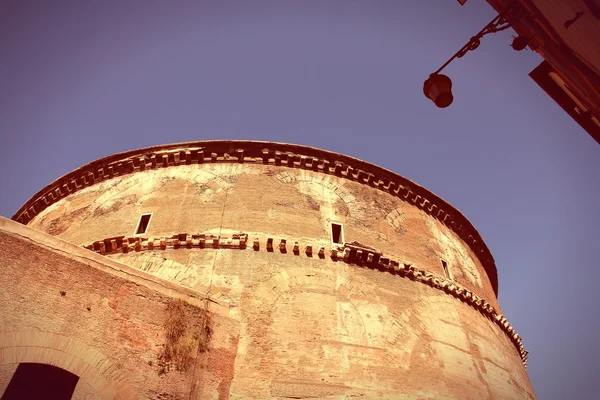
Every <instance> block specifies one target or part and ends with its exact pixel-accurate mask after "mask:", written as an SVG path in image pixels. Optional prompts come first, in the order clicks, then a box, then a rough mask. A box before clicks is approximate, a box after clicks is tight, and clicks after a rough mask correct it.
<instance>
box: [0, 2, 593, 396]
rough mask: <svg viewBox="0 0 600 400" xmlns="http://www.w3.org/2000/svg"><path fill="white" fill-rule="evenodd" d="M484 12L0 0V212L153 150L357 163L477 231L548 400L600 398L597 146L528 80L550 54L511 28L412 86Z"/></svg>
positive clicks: (419, 5) (390, 6) (433, 6)
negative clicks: (450, 87)
mask: <svg viewBox="0 0 600 400" xmlns="http://www.w3.org/2000/svg"><path fill="white" fill-rule="evenodd" d="M109 4H110V5H109ZM494 16H495V13H494V11H493V9H492V8H491V7H490V6H489V5H488V4H487V3H485V2H484V1H483V0H471V1H469V2H467V4H466V5H465V6H464V7H461V6H460V5H459V4H458V2H457V1H455V0H443V1H441V0H412V1H398V0H363V1H350V0H335V1H333V0H332V1H329V0H315V1H313V0H302V1H286V0H278V1H275V0H273V1H263V0H252V1H241V0H240V1H236V2H233V1H223V0H219V1H217V0H215V1H200V0H198V1H150V0H145V1H142V0H138V1H118V2H117V1H112V2H104V1H95V2H94V1H91V0H90V1H81V0H79V1H71V2H67V1H59V0H54V1H47V0H39V1H27V0H4V1H2V2H1V3H0V57H1V58H0V60H1V61H0V132H1V134H2V139H3V140H2V142H1V145H0V146H1V147H0V169H1V170H2V171H4V172H3V173H2V174H0V188H1V189H0V190H1V191H0V193H1V196H0V215H2V216H5V217H10V216H12V215H13V213H14V212H15V211H16V210H17V209H18V208H19V207H20V206H21V205H22V204H23V203H24V202H25V201H26V200H27V199H28V198H29V197H30V196H31V195H33V193H35V192H36V191H37V190H39V189H40V188H42V187H43V186H45V185H46V184H48V183H50V182H51V181H53V180H54V179H56V178H58V177H59V176H61V175H62V174H64V173H66V172H68V171H71V170H73V169H75V168H76V167H78V166H81V165H83V164H85V163H88V162H90V161H92V160H94V159H96V158H99V157H103V156H106V155H109V154H112V153H116V152H119V151H124V150H129V149H134V148H140V147H146V146H150V145H155V144H162V143H171V142H180V141H191V140H202V139H228V138H229V139H258V140H275V141H282V142H291V143H299V144H305V145H310V146H316V147H321V148H324V149H327V150H333V151H337V152H341V153H345V154H348V155H351V156H355V157H358V158H361V159H364V160H366V161H370V162H373V163H375V164H379V165H381V166H383V167H386V168H388V169H391V170H393V171H396V172H398V173H399V174H401V175H404V176H406V177H407V178H409V179H412V180H414V181H416V182H418V183H419V184H421V185H424V186H425V187H427V188H428V189H430V190H432V191H433V192H434V193H436V194H438V195H440V196H441V197H443V198H444V199H446V200H447V201H449V202H450V203H451V204H453V205H454V206H456V207H457V208H458V209H459V210H461V211H462V212H463V213H464V214H465V215H466V216H467V218H469V219H470V221H471V222H472V223H473V224H474V225H475V227H476V228H477V229H478V230H479V232H480V233H481V235H482V236H483V238H484V240H485V241H486V242H487V244H488V246H489V248H490V250H491V251H492V254H493V255H494V257H495V259H496V263H497V266H498V270H499V278H500V303H501V306H502V308H503V311H504V313H505V315H506V316H507V317H508V319H509V320H510V321H511V322H512V323H513V325H514V326H515V329H516V330H517V332H519V333H520V334H521V336H523V338H524V343H525V347H526V348H527V349H528V350H529V351H530V357H529V375H530V377H531V380H532V382H533V385H534V388H535V390H536V392H537V394H538V396H539V398H540V399H565V398H581V399H584V398H585V399H591V398H600V388H599V385H598V382H597V381H596V379H597V376H598V370H600V346H599V345H598V344H597V340H598V338H599V337H600V323H599V322H598V319H597V318H596V316H598V310H597V307H598V304H600V294H599V291H598V290H597V287H596V283H598V282H599V278H600V265H599V264H598V257H599V255H598V253H597V250H598V249H599V248H600V247H599V246H598V244H597V243H598V242H597V241H598V238H599V237H600V217H599V213H598V211H597V208H596V207H597V203H598V198H600V180H599V179H598V171H600V147H599V146H598V145H597V144H596V143H595V142H594V141H593V140H592V139H591V138H590V137H589V136H588V135H587V133H585V132H584V131H583V130H582V129H581V128H579V126H578V125H577V124H576V123H575V122H574V121H573V120H571V118H570V117H569V116H568V115H567V114H566V113H564V112H563V111H562V110H561V109H560V108H559V107H558V106H557V105H556V104H555V103H554V102H553V101H552V100H551V99H550V98H549V97H548V96H547V95H546V94H545V93H544V92H543V91H542V90H541V89H540V88H538V87H537V86H536V84H535V83H534V82H533V81H532V80H531V79H530V78H529V77H528V75H527V74H528V73H529V72H530V71H531V70H532V69H533V68H534V67H535V66H536V65H537V64H538V63H539V62H540V61H541V58H540V57H539V56H538V55H537V54H535V53H533V52H531V51H523V52H516V51H514V50H512V49H511V48H510V47H509V44H510V41H511V34H513V32H512V30H509V31H504V32H501V33H498V34H496V35H489V36H486V37H485V38H484V39H483V40H482V44H481V46H480V48H479V49H477V50H476V51H475V52H471V53H469V54H468V55H467V56H465V57H464V58H463V59H460V60H456V61H455V62H453V63H452V64H451V65H450V66H449V67H448V68H447V69H446V70H445V71H446V73H447V74H448V75H449V76H450V77H451V78H452V80H453V82H454V94H455V101H454V104H453V105H452V106H451V107H449V108H447V109H444V110H440V109H437V108H436V107H435V106H434V105H433V103H431V102H430V101H429V100H428V99H426V98H425V97H424V96H423V93H422V85H423V80H424V79H426V78H427V76H428V75H429V74H430V73H431V72H432V71H434V70H436V69H437V68H438V67H439V66H440V65H441V64H442V63H443V62H444V61H445V60H446V59H447V58H448V57H450V56H451V55H452V54H453V53H454V52H455V51H456V50H458V49H459V48H460V47H462V46H463V45H464V44H465V43H466V41H467V40H468V39H469V37H471V36H472V35H474V34H475V33H476V32H478V31H479V30H480V29H481V28H482V27H483V26H484V25H485V24H487V23H488V22H489V20H491V19H492V18H493V17H494ZM594 243H596V244H594Z"/></svg>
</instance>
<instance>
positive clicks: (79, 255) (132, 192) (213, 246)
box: [0, 142, 535, 399]
mask: <svg viewBox="0 0 600 400" xmlns="http://www.w3.org/2000/svg"><path fill="white" fill-rule="evenodd" d="M159 154H160V157H158V155H159ZM298 154H303V156H300V155H298ZM140 158H143V159H144V160H145V161H143V162H142V161H141V160H140ZM127 159H131V160H136V159H137V160H139V163H137V164H136V162H133V163H132V164H131V165H130V166H129V167H127V166H126V165H127V163H128V161H126V160H127ZM152 160H154V161H152ZM115 163H116V164H115ZM119 163H121V166H120V167H119V166H118V165H119ZM153 163H155V165H154V166H153ZM111 165H112V166H113V168H112V169H111V170H109V168H108V167H109V166H111ZM124 165H125V166H124ZM142 165H144V167H142ZM115 166H116V167H115ZM130 167H131V169H130ZM159 167H160V168H159ZM100 168H102V169H103V171H112V172H110V173H109V175H110V177H109V178H108V177H104V175H103V174H104V172H103V173H102V174H98V179H96V178H94V179H93V180H92V179H91V178H90V179H88V180H87V183H86V180H85V179H84V178H82V179H83V181H80V182H79V183H82V182H83V183H85V184H80V185H79V187H77V182H74V183H73V185H75V186H72V187H71V189H72V190H70V191H68V193H66V192H65V193H66V194H64V195H63V194H62V191H61V190H60V187H62V186H60V187H59V186H58V185H59V183H60V184H61V185H62V183H61V182H70V180H71V179H72V178H74V177H77V176H84V174H83V172H85V171H92V175H93V174H94V173H95V172H93V171H97V170H98V169H100ZM123 171H125V172H123ZM367 171H368V172H367ZM369 174H371V175H369ZM88 177H89V175H88ZM101 177H102V178H101ZM394 185H395V186H394ZM69 187H70V186H69V183H67V188H66V189H65V190H69ZM392 187H394V188H392ZM399 187H403V188H405V189H397V188H399ZM56 188H58V189H59V190H58V192H59V193H57V192H56ZM403 190H406V191H409V192H410V193H412V194H410V193H409V194H408V196H407V197H404V196H403V194H402V193H403ZM48 193H55V195H54V197H52V198H50V197H48V196H50V194H48ZM406 193H408V192H406ZM413 195H414V196H420V197H418V198H415V200H414V201H413ZM43 196H46V197H45V198H47V199H49V200H48V201H47V202H44V201H43V200H42V202H41V203H40V202H39V199H40V198H41V197H43ZM425 199H427V201H429V203H427V202H426V201H425ZM36 202H37V204H38V206H35V204H36ZM432 205H436V207H437V208H440V207H441V208H442V209H443V210H444V213H443V214H442V213H438V212H434V210H435V209H434V208H433V206H432ZM31 207H33V209H31ZM32 210H33V211H32ZM144 213H150V214H151V215H152V217H151V219H150V222H149V225H148V227H147V230H146V231H145V232H144V233H143V234H140V235H136V234H135V231H136V227H137V224H138V221H139V219H140V215H141V214H144ZM15 219H17V220H19V221H20V222H26V223H27V226H24V225H21V224H18V223H16V222H14V221H9V220H5V219H0V260H2V261H0V263H1V264H0V265H1V266H2V272H3V273H2V280H0V285H1V286H2V287H0V289H1V290H2V295H1V296H2V298H0V300H1V301H2V302H1V303H0V390H3V388H4V387H6V385H7V384H8V381H9V380H10V377H11V375H12V373H13V372H14V369H15V368H16V365H17V364H18V362H24V361H26V360H33V361H35V362H43V363H48V364H52V365H57V366H59V367H61V368H64V369H67V370H69V371H72V372H74V373H76V374H77V375H78V376H80V377H81V379H80V383H79V384H78V387H77V388H76V393H75V394H76V396H75V398H150V399H159V398H160V399H179V398H186V399H188V398H197V399H267V398H273V399H285V398H323V399H349V398H355V397H361V398H370V399H398V398H406V399H421V398H436V399H437V398H448V399H467V398H471V399H486V398H503V399H504V398H506V399H523V398H530V399H534V398H535V394H534V392H533V389H532V388H531V385H530V383H529V380H528V377H527V372H526V363H527V352H526V351H525V349H524V348H523V341H522V339H521V337H520V336H519V335H518V334H517V333H516V332H515V331H514V329H513V328H512V326H511V325H510V324H509V323H508V321H507V320H506V318H505V317H504V316H503V315H502V312H501V310H500V307H499V305H498V301H497V298H496V290H497V277H496V269H495V266H494V264H493V259H492V258H491V255H489V257H487V256H486V254H484V253H485V252H488V250H487V247H485V244H484V243H483V241H482V240H481V238H480V237H479V236H478V235H477V236H476V237H477V239H476V242H477V243H475V244H474V242H473V240H475V239H473V238H475V235H476V231H474V228H472V226H471V225H470V224H469V223H468V222H467V221H466V219H464V217H463V216H462V215H460V214H459V213H458V212H457V211H455V210H454V209H453V208H451V206H449V205H447V204H446V203H445V202H443V200H441V199H438V198H436V197H435V196H434V195H432V194H431V193H429V192H428V191H426V190H425V189H423V188H420V187H419V186H418V185H415V184H413V183H412V182H410V181H408V180H405V179H404V178H401V177H399V176H398V175H396V174H393V173H391V172H389V171H385V170H383V169H380V168H378V167H375V166H371V165H370V164H367V163H363V162H361V161H359V160H354V159H350V158H345V157H344V156H338V155H335V154H334V153H328V152H323V151H321V150H316V149H310V148H305V147H301V146H292V145H281V144H273V143H257V142H199V143H194V144H185V145H171V146H160V147H156V148H151V149H143V150H136V151H133V152H128V153H122V154H120V155H115V156H111V157H108V158H106V159H103V160H99V161H95V162H93V163H91V164H88V166H84V167H82V168H81V169H79V170H77V171H74V172H73V173H71V174H68V175H66V176H65V177H63V178H61V179H59V180H58V181H57V182H55V183H53V184H51V185H49V186H48V187H47V188H46V189H44V190H42V191H41V192H40V193H38V195H36V196H34V198H32V200H30V201H29V202H28V203H27V204H26V205H25V206H24V207H23V208H22V209H21V210H20V212H18V213H17V214H16V215H15ZM459 220H460V221H461V223H460V224H461V226H462V227H461V226H458V225H457V222H454V221H459ZM332 222H337V223H340V224H342V225H343V243H341V244H336V243H332V237H331V223H332ZM452 222H454V223H452ZM467 232H468V233H469V235H470V238H471V239H470V238H469V235H466V233H467ZM472 239H473V240H472ZM482 249H483V250H484V251H482ZM488 253H489V252H488ZM442 260H444V262H445V264H446V270H445V269H444V268H443V266H442V262H441V261H442ZM490 260H491V264H490ZM63 293H64V294H63ZM175 300H182V301H184V302H185V304H187V306H186V310H187V311H186V316H187V317H186V318H187V319H188V320H187V322H186V324H185V325H186V326H187V327H189V331H190V332H192V333H194V332H195V333H196V334H195V335H194V334H192V335H190V338H192V339H193V340H196V341H200V340H201V339H200V337H201V335H199V334H198V333H199V332H200V329H201V326H202V325H201V321H200V319H201V318H200V317H201V315H203V314H202V313H201V311H203V310H206V311H207V312H208V315H209V316H210V324H209V325H210V330H211V335H210V340H209V342H208V347H207V351H200V350H199V349H201V348H202V346H200V343H199V342H198V343H197V344H194V346H195V347H194V348H197V349H198V351H195V352H194V353H193V357H192V359H193V362H192V365H193V367H192V368H190V369H188V370H186V371H177V370H170V371H167V372H165V371H161V370H160V369H159V367H158V364H159V362H160V354H161V349H163V348H165V344H166V339H165V338H166V337H167V332H168V326H167V324H166V323H165V321H167V320H168V318H167V317H168V315H166V313H167V310H168V309H169V308H168V305H169V304H171V303H172V302H173V301H175Z"/></svg>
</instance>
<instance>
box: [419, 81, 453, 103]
mask: <svg viewBox="0 0 600 400" xmlns="http://www.w3.org/2000/svg"><path fill="white" fill-rule="evenodd" d="M423 93H425V96H427V98H429V99H431V101H433V102H434V103H435V105H436V106H438V107H440V108H446V107H448V106H449V105H450V104H452V101H453V100H454V96H453V95H452V81H451V80H450V78H448V77H447V76H446V75H441V74H431V75H430V76H429V79H427V80H426V81H425V84H424V85H423Z"/></svg>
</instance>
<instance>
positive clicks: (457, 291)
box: [83, 233, 528, 368]
mask: <svg viewBox="0 0 600 400" xmlns="http://www.w3.org/2000/svg"><path fill="white" fill-rule="evenodd" d="M207 242H208V243H210V246H209V247H212V248H213V249H239V250H244V249H246V245H247V242H248V235H247V234H246V233H237V234H232V235H231V236H229V237H224V236H217V235H212V234H192V235H190V234H188V233H180V234H176V235H173V236H171V237H161V238H158V239H157V238H147V237H139V236H138V237H128V238H126V237H124V236H116V237H112V238H106V239H103V240H98V241H95V242H93V243H92V244H89V245H87V246H83V247H85V248H86V249H88V250H91V251H94V252H97V253H99V254H103V255H106V254H116V253H128V252H130V251H136V252H140V251H152V250H158V249H160V250H166V249H181V248H186V249H204V248H206V247H207V246H206V243H207ZM265 242H266V250H267V252H270V253H272V252H274V248H273V238H272V237H267V238H266V240H265ZM286 244H287V239H284V238H281V239H280V240H279V250H280V253H283V254H287V248H286ZM260 248H261V246H260V239H259V238H255V239H254V240H253V245H252V249H253V250H254V251H260ZM299 249H300V242H299V241H294V246H293V252H292V253H291V254H292V255H293V256H295V257H299V256H300V251H299ZM325 252H326V250H325V247H324V246H320V247H319V250H318V258H319V259H325ZM304 254H305V256H306V257H311V258H312V257H313V245H311V244H307V245H306V246H305V251H304ZM329 255H330V258H331V260H333V261H340V262H341V261H343V262H345V263H347V264H351V265H357V266H360V267H365V268H371V269H375V270H379V271H382V272H388V273H390V274H392V275H397V276H400V277H404V278H408V279H411V280H413V281H415V282H420V283H423V284H425V285H428V286H430V287H432V288H434V289H438V290H441V291H443V292H445V293H447V294H449V295H451V296H453V297H455V298H457V299H458V300H460V301H462V302H463V303H465V304H467V305H469V306H471V307H473V308H474V309H476V310H477V311H479V312H480V313H481V314H482V315H484V316H485V317H487V318H489V319H490V320H491V321H493V322H494V323H495V324H496V325H497V326H498V327H499V328H500V329H501V330H502V331H503V332H504V333H505V334H506V335H507V336H508V338H509V339H510V340H511V341H512V343H513V344H514V346H515V348H516V349H517V351H518V353H519V355H520V357H521V361H522V363H523V365H524V366H525V368H527V355H528V352H527V351H526V350H525V348H524V347H523V340H522V338H521V337H520V336H519V335H518V334H517V333H516V332H515V330H514V328H513V327H512V326H511V325H510V323H509V322H508V320H507V319H506V317H505V316H504V315H502V314H500V313H499V312H498V311H497V310H496V309H495V308H494V307H493V306H492V305H490V304H489V303H488V302H487V301H486V300H484V299H482V298H481V297H479V296H478V295H477V294H475V293H473V292H471V291H470V290H468V289H466V288H464V287H461V286H460V285H458V284H457V283H456V282H454V281H451V280H447V279H445V278H443V277H441V276H438V275H435V274H433V273H431V272H429V271H426V270H423V269H420V268H417V267H415V266H414V265H412V264H410V263H405V262H399V261H396V260H392V259H390V258H388V257H385V256H384V255H383V253H381V252H379V251H377V250H376V249H373V248H370V247H367V246H363V245H360V244H358V243H356V242H352V243H348V244H345V245H343V246H340V245H334V246H333V247H332V248H331V249H330V250H329Z"/></svg>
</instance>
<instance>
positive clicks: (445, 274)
mask: <svg viewBox="0 0 600 400" xmlns="http://www.w3.org/2000/svg"><path fill="white" fill-rule="evenodd" d="M441 261H442V269H443V270H444V276H445V277H446V279H452V276H450V270H449V269H448V263H447V262H446V260H441Z"/></svg>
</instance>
